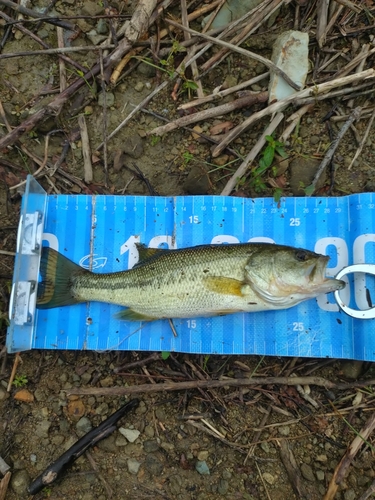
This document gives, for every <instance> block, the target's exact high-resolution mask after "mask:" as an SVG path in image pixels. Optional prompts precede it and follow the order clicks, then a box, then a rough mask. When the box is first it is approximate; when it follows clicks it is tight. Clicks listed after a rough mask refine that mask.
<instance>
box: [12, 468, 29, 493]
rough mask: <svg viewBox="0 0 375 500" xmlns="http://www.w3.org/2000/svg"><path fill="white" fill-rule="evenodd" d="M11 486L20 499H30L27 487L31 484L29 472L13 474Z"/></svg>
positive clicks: (23, 471) (20, 471) (21, 471)
mask: <svg viewBox="0 0 375 500" xmlns="http://www.w3.org/2000/svg"><path fill="white" fill-rule="evenodd" d="M10 484H11V486H12V489H13V491H14V493H16V494H17V495H18V498H28V491H27V487H28V486H29V484H30V476H29V474H28V472H27V470H25V469H22V470H18V471H16V472H14V473H13V475H12V477H11V480H10Z"/></svg>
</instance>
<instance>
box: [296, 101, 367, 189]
mask: <svg viewBox="0 0 375 500" xmlns="http://www.w3.org/2000/svg"><path fill="white" fill-rule="evenodd" d="M360 114H361V108H360V107H359V106H358V107H357V108H355V109H354V110H353V112H352V113H351V115H350V116H349V118H348V120H347V121H346V122H345V123H344V125H343V126H342V127H341V129H340V132H339V133H338V134H337V137H336V139H335V140H334V141H333V142H332V144H331V145H330V147H329V148H328V151H327V152H326V154H325V155H324V158H323V161H322V163H321V164H320V166H319V168H318V171H317V172H316V174H315V177H314V179H313V181H312V183H311V184H310V186H308V187H307V188H306V191H305V192H306V196H311V195H312V194H313V193H314V191H315V188H316V185H317V183H318V181H319V179H320V176H321V175H322V173H323V172H324V170H325V168H326V166H327V165H328V164H329V162H330V161H331V160H332V158H333V155H334V154H335V151H336V149H337V147H338V145H339V143H340V141H341V139H342V138H343V137H344V135H345V134H346V132H347V131H348V129H349V127H350V125H351V124H352V123H353V122H354V121H355V120H357V119H358V118H359V116H360Z"/></svg>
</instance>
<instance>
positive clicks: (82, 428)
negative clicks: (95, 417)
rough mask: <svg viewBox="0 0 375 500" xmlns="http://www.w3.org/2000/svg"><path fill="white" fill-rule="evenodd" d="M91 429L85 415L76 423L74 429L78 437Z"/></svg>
mask: <svg viewBox="0 0 375 500" xmlns="http://www.w3.org/2000/svg"><path fill="white" fill-rule="evenodd" d="M91 429H92V424H91V422H90V420H89V419H88V418H87V417H82V418H80V419H79V420H78V422H77V423H76V430H77V434H78V436H79V437H82V436H83V435H85V434H87V433H88V432H89V431H91Z"/></svg>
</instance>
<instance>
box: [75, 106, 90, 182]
mask: <svg viewBox="0 0 375 500" xmlns="http://www.w3.org/2000/svg"><path fill="white" fill-rule="evenodd" d="M78 126H79V129H80V131H81V142H82V153H83V169H84V172H85V182H86V184H89V183H90V182H92V179H93V174H92V163H91V148H90V141H89V133H88V131H87V125H86V119H85V117H84V115H79V117H78Z"/></svg>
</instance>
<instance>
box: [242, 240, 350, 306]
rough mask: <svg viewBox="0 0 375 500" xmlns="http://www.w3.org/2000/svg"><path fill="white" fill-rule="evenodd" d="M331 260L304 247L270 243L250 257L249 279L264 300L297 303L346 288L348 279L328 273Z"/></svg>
mask: <svg viewBox="0 0 375 500" xmlns="http://www.w3.org/2000/svg"><path fill="white" fill-rule="evenodd" d="M328 261H329V257H328V256H326V255H320V254H317V253H314V252H311V251H309V250H304V249H302V248H292V247H286V246H279V245H270V246H267V247H266V248H263V249H260V250H258V251H257V252H255V253H253V255H252V256H251V257H250V259H249V260H248V262H247V265H246V273H247V280H248V283H249V284H250V286H251V288H252V289H253V290H254V291H255V292H256V293H257V294H258V295H259V296H261V297H262V299H263V300H265V301H267V302H269V303H270V304H274V305H275V307H276V306H278V307H280V308H282V307H287V306H288V305H289V306H293V305H295V304H298V303H299V302H301V301H303V300H305V299H310V298H313V297H316V296H317V295H319V294H321V293H329V292H333V291H335V290H341V289H342V288H344V286H345V282H344V281H341V280H336V279H333V278H327V277H326V276H325V273H326V268H327V264H328Z"/></svg>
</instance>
